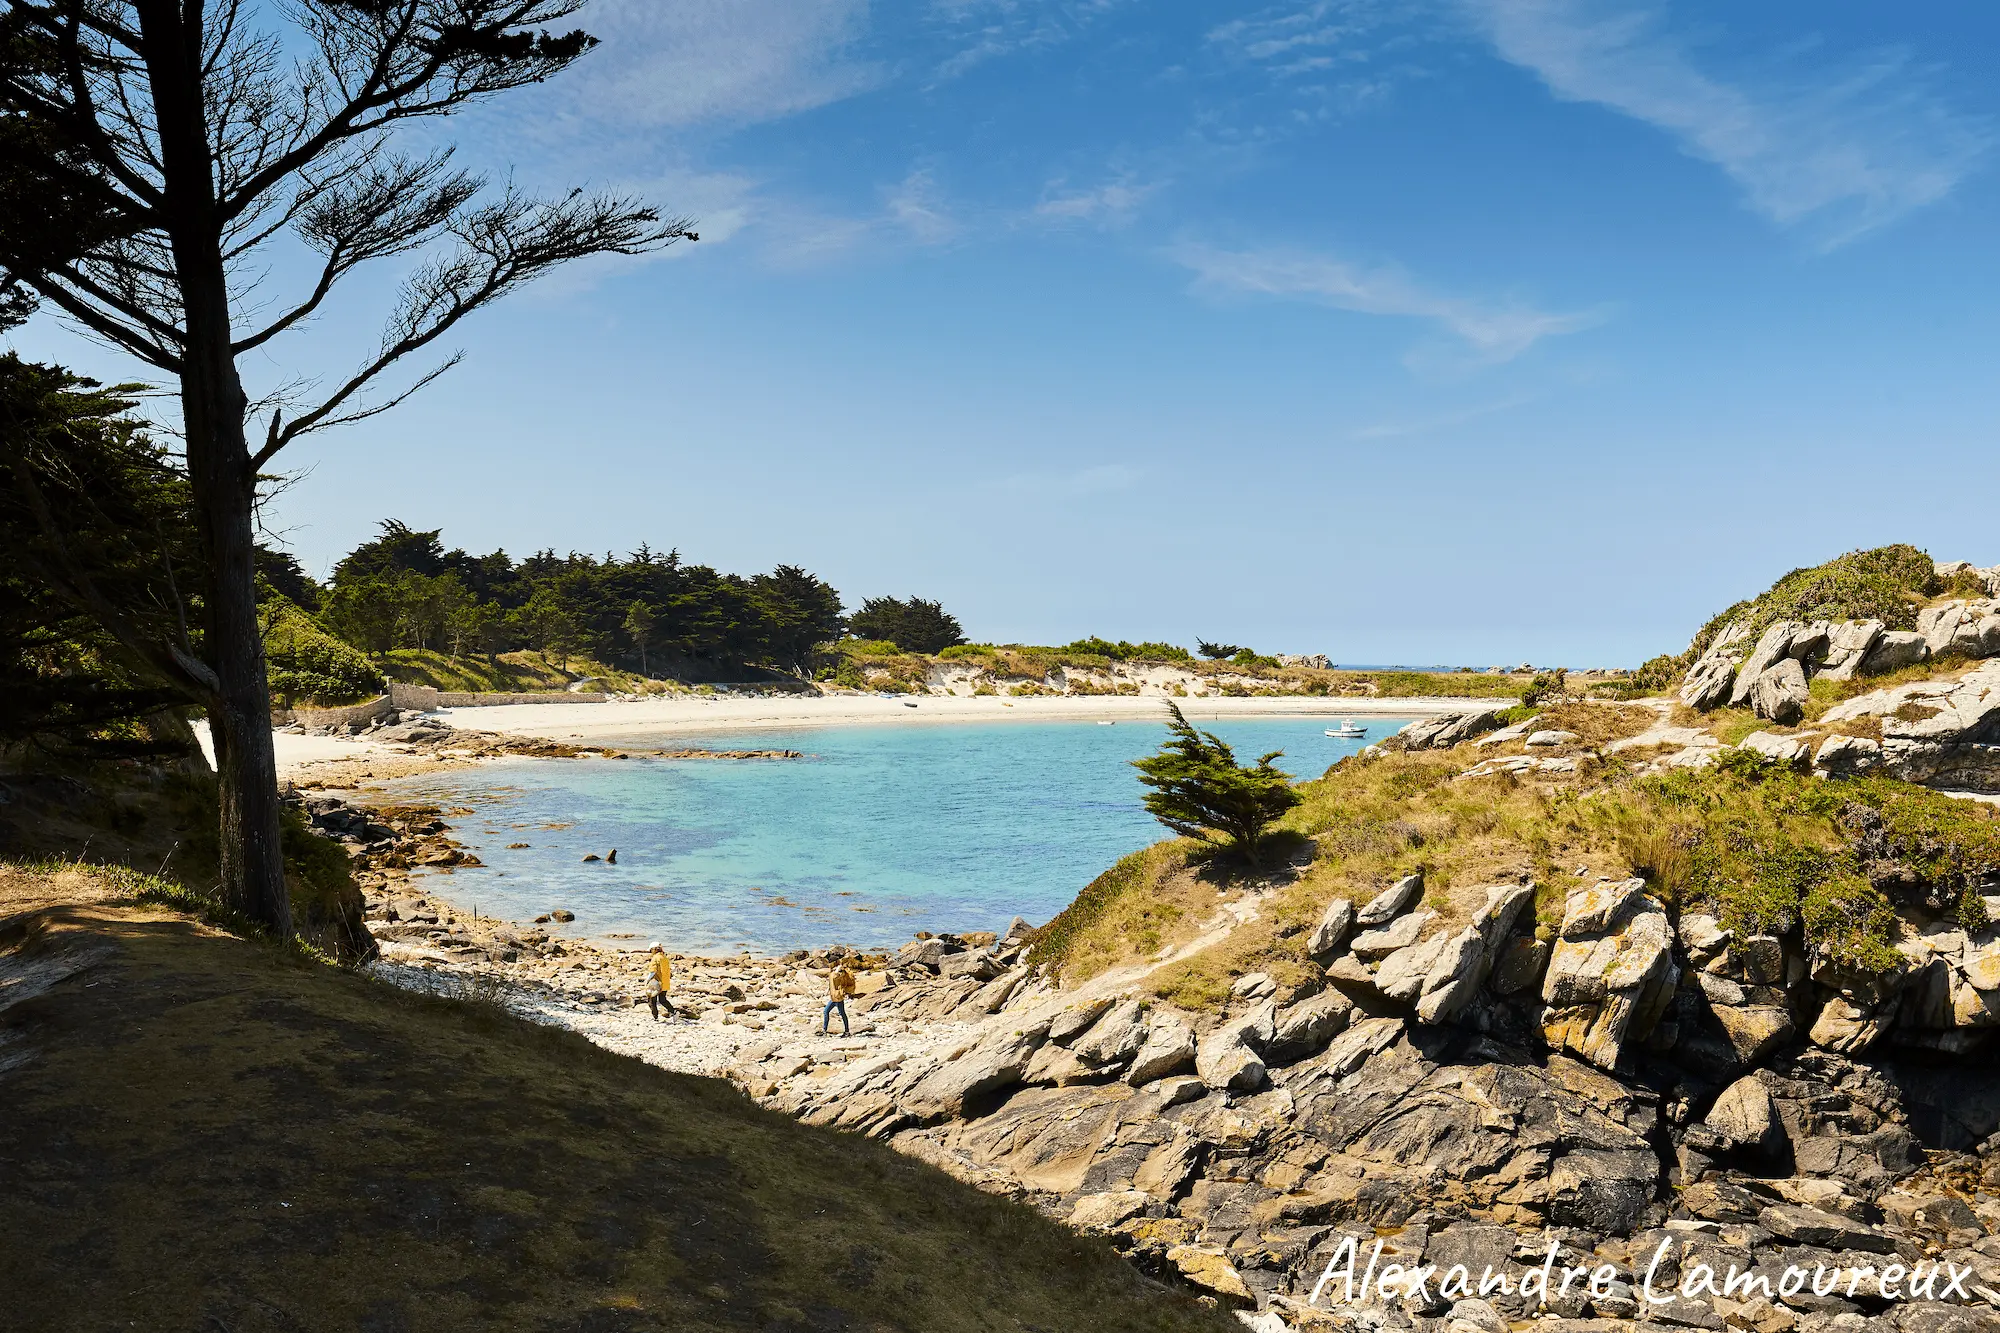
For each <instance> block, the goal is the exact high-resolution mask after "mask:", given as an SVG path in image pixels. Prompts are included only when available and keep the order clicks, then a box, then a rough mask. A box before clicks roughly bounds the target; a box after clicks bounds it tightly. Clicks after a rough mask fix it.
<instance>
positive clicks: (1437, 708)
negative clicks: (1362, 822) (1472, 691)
mask: <svg viewBox="0 0 2000 1333" xmlns="http://www.w3.org/2000/svg"><path fill="white" fill-rule="evenodd" d="M910 702H913V703H914V704H915V705H916V706H915V707H914V708H912V707H910V706H909V704H908V703H905V702H904V700H903V699H902V698H900V697H898V698H881V697H878V696H875V695H834V696H821V697H806V696H788V697H781V698H730V697H727V696H719V697H714V698H709V697H704V696H694V697H681V698H674V699H648V700H644V701H640V702H634V703H624V702H618V701H615V700H614V701H611V702H607V703H597V704H508V705H503V706H501V707H497V708H448V709H445V710H443V716H444V718H445V719H446V720H447V721H449V722H450V723H451V724H452V725H453V726H454V727H465V728H474V729H478V730H481V731H504V732H510V733H512V734H514V735H516V736H541V737H549V738H554V739H558V740H574V739H578V738H581V739H584V740H607V739H610V738H613V737H618V738H622V739H624V740H626V741H627V742H630V741H633V740H635V739H638V738H641V737H644V736H650V735H659V736H671V735H674V734H676V733H686V732H715V731H735V730H753V729H763V728H767V727H815V726H855V725H863V724H875V723H881V724H903V725H908V724H911V723H927V722H928V723H943V722H1100V721H1103V722H1119V721H1135V722H1136V721H1148V722H1150V721H1157V720H1159V719H1160V718H1163V717H1165V716H1166V711H1167V710H1166V707H1165V704H1166V702H1167V701H1166V700H1165V699H1162V698H1158V697H1134V696H1131V695H1086V696H1083V697H1080V698H1079V697H1051V698H1026V699H1000V698H994V697H981V698H976V699H971V698H950V697H944V696H934V695H918V696H916V697H915V698H914V699H913V700H911V701H910ZM1174 702H1176V703H1178V704H1179V705H1180V706H1181V711H1182V712H1183V713H1185V714H1187V716H1188V718H1189V719H1190V720H1196V721H1215V720H1220V719H1224V718H1233V717H1324V718H1328V719H1334V718H1342V717H1355V718H1367V717H1384V716H1387V717H1435V716H1437V715H1438V714H1440V713H1452V712H1457V711H1459V710H1461V709H1464V708H1468V707H1470V708H1480V707H1484V708H1493V707H1500V706H1504V705H1505V703H1506V702H1507V701H1506V700H1496V699H1306V698H1279V699H1231V698H1218V699H1179V700H1175V701H1174ZM1375 739H1378V740H1379V739H1381V738H1380V737H1379V736H1378V737H1376V738H1375Z"/></svg>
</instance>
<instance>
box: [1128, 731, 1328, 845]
mask: <svg viewBox="0 0 2000 1333" xmlns="http://www.w3.org/2000/svg"><path fill="white" fill-rule="evenodd" d="M1167 712H1168V713H1169V714H1170V715H1171V718H1172V720H1171V721H1170V722H1169V723H1168V724H1167V728H1168V730H1169V731H1170V732H1171V733H1172V736H1171V737H1170V738H1169V739H1168V740H1167V741H1166V742H1165V743H1164V744H1162V745H1161V746H1160V752H1159V753H1158V754H1156V755H1153V756H1152V757H1151V758H1147V759H1135V760H1133V761H1132V766H1133V767H1134V768H1136V769H1138V770H1139V781H1140V782H1142V783H1144V784H1145V785H1146V786H1148V787H1150V788H1152V790H1151V791H1149V792H1148V793H1147V794H1146V809H1147V811H1148V812H1149V813H1150V814H1151V815H1152V816H1153V818H1155V819H1157V820H1159V821H1160V822H1161V823H1162V824H1164V825H1166V826H1167V827H1168V828H1170V829H1172V830H1173V831H1174V832H1176V833H1178V834H1180V835H1181V836H1182V837H1184V838H1199V839H1200V840H1201V841H1203V842H1208V843H1216V844H1218V845H1226V846H1229V847H1231V848H1233V849H1234V850H1235V851H1237V852H1238V853H1240V854H1241V855H1242V857H1243V859H1244V860H1246V861H1248V862H1249V863H1250V864H1251V865H1253V866H1254V865H1256V864H1258V859H1259V853H1260V852H1261V850H1262V842H1263V837H1264V830H1265V829H1267V828H1269V827H1270V825H1271V824H1272V822H1273V821H1275V820H1276V819H1278V818H1279V817H1280V816H1281V815H1283V814H1284V813H1285V812H1286V811H1287V810H1290V809H1291V808H1292V807H1293V806H1295V805H1297V804H1298V803H1299V801H1300V797H1299V794H1298V793H1297V792H1296V791H1293V790H1292V786H1291V776H1290V774H1287V773H1281V772H1279V771H1278V770H1277V769H1275V768H1273V767H1272V766H1271V761H1272V760H1273V759H1276V758H1278V757H1279V756H1281V755H1283V754H1284V751H1283V750H1273V751H1271V753H1269V754H1267V755H1265V756H1264V757H1263V758H1261V759H1259V760H1258V761H1257V763H1256V765H1255V767H1249V766H1246V765H1242V764H1239V763H1237V762H1236V752H1235V751H1233V750H1231V749H1230V748H1229V745H1228V743H1227V742H1225V741H1224V740H1223V739H1222V738H1221V737H1219V736H1217V735H1215V734H1214V733H1213V732H1207V731H1196V730H1195V729H1194V727H1193V726H1192V725H1190V724H1189V722H1188V720H1187V718H1185V717H1183V716H1182V715H1181V710H1180V709H1179V707H1177V706H1176V705H1174V704H1171V703H1170V704H1168V705H1167ZM1218 835H1219V836H1218Z"/></svg>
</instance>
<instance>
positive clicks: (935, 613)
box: [848, 597, 965, 653]
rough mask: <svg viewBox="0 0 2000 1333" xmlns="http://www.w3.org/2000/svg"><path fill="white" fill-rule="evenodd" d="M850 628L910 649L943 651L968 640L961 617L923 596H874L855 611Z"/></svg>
mask: <svg viewBox="0 0 2000 1333" xmlns="http://www.w3.org/2000/svg"><path fill="white" fill-rule="evenodd" d="M848 628H849V629H851V630H852V631H853V632H854V633H855V634H858V635H860V636H861V637H862V638H864V639H885V640H887V641H888V642H890V643H893V644H895V645H896V646H897V647H898V648H900V649H902V650H903V651H904V652H906V653H941V652H943V651H944V650H945V649H947V648H950V647H952V646H953V645H955V644H961V643H964V642H965V631H964V630H963V629H961V628H960V627H959V623H958V617H956V616H954V615H951V614H950V613H949V612H947V611H946V610H945V609H944V607H943V606H942V605H941V604H940V603H937V602H927V601H925V600H924V599H923V598H921V597H912V598H910V599H909V600H908V601H904V600H901V599H899V598H895V597H870V598H869V599H868V600H867V601H865V602H863V603H862V604H861V609H860V610H859V611H857V612H855V613H854V617H853V619H852V620H851V621H850V622H849V623H848Z"/></svg>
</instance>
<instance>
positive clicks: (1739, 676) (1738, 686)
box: [1729, 620, 1827, 708]
mask: <svg viewBox="0 0 2000 1333" xmlns="http://www.w3.org/2000/svg"><path fill="white" fill-rule="evenodd" d="M1826 640H1827V626H1826V622H1825V621H1820V622H1818V623H1817V624H1815V625H1808V624H1806V623H1804V622H1803V621H1798V620H1780V621H1779V622H1778V623H1777V624H1775V625H1772V626H1771V627H1770V628H1768V629H1766V630H1765V631H1764V635H1763V637H1762V638H1760V639H1758V640H1757V646H1756V647H1755V648H1752V649H1751V650H1750V655H1749V656H1748V657H1745V658H1744V659H1743V665H1741V666H1739V667H1738V668H1736V683H1735V684H1734V685H1732V686H1731V687H1730V690H1729V704H1730V707H1732V708H1742V707H1744V706H1746V705H1747V704H1749V702H1750V692H1751V691H1752V690H1754V689H1755V688H1756V686H1757V680H1758V677H1760V676H1762V675H1763V674H1764V673H1765V672H1767V671H1769V670H1770V669H1771V668H1772V667H1774V666H1776V665H1778V663H1780V662H1783V661H1787V660H1790V659H1792V658H1795V657H1800V656H1804V654H1803V653H1799V652H1795V651H1794V649H1795V646H1799V645H1808V644H1809V645H1811V646H1813V647H1824V646H1825V644H1826Z"/></svg>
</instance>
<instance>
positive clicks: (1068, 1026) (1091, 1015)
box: [1049, 995, 1117, 1046]
mask: <svg viewBox="0 0 2000 1333" xmlns="http://www.w3.org/2000/svg"><path fill="white" fill-rule="evenodd" d="M1116 1002H1117V997H1116V996H1113V995H1100V996H1096V997H1094V998H1092V999H1088V1000H1084V1001H1081V1002H1080V1003H1077V1004H1073V1005H1070V1006H1069V1007H1068V1008H1066V1009H1064V1010H1063V1011H1062V1012H1060V1013H1058V1014H1057V1015H1056V1016H1055V1017H1054V1018H1052V1019H1050V1020H1049V1040H1050V1041H1052V1042H1054V1043H1055V1044H1056V1045H1058V1046H1067V1045H1069V1044H1070V1042H1071V1041H1073V1040H1074V1039H1075V1038H1077V1037H1078V1036H1080V1035H1082V1034H1083V1033H1085V1032H1088V1031H1089V1030H1090V1025H1091V1024H1092V1023H1095V1022H1096V1021H1097V1020H1098V1019H1100V1018H1102V1017H1104V1013H1105V1011H1106V1010H1107V1009H1109V1008H1110V1007H1111V1006H1112V1005H1113V1004H1114V1003H1116Z"/></svg>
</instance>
